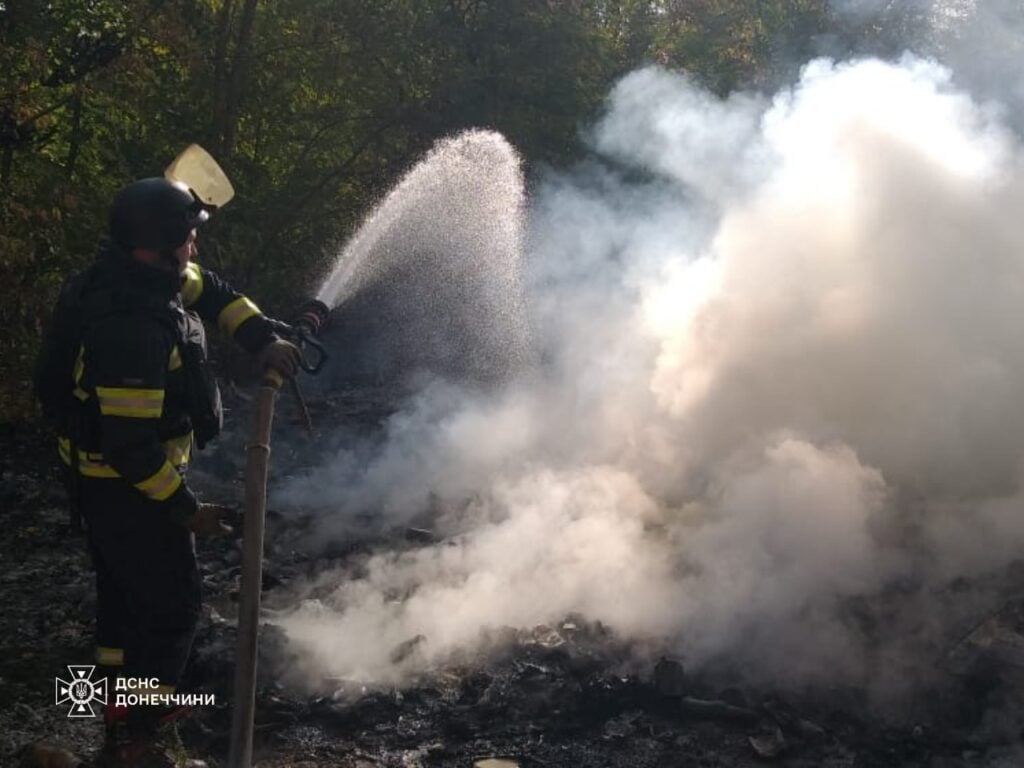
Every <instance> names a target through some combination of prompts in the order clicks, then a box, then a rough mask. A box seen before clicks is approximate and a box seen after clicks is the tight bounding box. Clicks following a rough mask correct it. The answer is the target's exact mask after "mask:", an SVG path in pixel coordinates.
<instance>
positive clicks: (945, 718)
mask: <svg viewBox="0 0 1024 768" xmlns="http://www.w3.org/2000/svg"><path fill="white" fill-rule="evenodd" d="M388 402H389V396H388V394H387V393H384V392H379V391H373V390H358V391H355V390H353V391H349V392H345V393H341V394H338V395H335V396H332V398H331V399H323V400H319V401H316V400H314V401H313V402H311V410H312V412H313V417H314V421H319V422H323V421H324V420H325V419H326V420H330V419H331V418H341V417H344V419H345V420H346V421H347V422H348V423H350V424H355V425H357V426H358V428H361V429H373V428H374V427H375V425H376V424H378V423H379V421H380V419H381V418H383V416H384V415H386V413H387V410H388ZM247 413H248V411H247V404H246V402H245V401H244V399H239V398H236V399H235V401H234V409H233V411H232V412H231V413H229V420H228V429H227V432H226V434H225V436H224V439H223V440H222V441H221V444H220V447H219V448H217V449H216V450H215V451H213V452H207V454H206V455H201V456H200V458H199V462H198V465H197V469H196V471H195V473H194V478H193V481H194V483H195V484H196V485H197V486H198V487H199V488H200V489H201V490H203V491H205V492H206V494H207V496H208V497H210V498H213V497H216V498H218V499H221V500H224V499H233V500H235V501H237V502H240V501H241V498H242V495H241V494H242V491H241V481H242V476H243V471H244V469H243V464H244V435H243V433H244V432H245V430H246V429H247V421H246V417H247ZM279 413H280V416H279V425H278V429H279V431H280V430H281V429H291V428H293V425H291V423H290V422H291V421H292V420H293V416H294V412H293V408H292V406H291V403H289V402H287V401H284V402H283V403H282V405H281V406H280V410H279ZM303 446H304V444H303V442H302V441H301V440H291V441H288V442H287V444H285V443H283V442H282V443H281V444H280V446H279V449H278V451H277V452H276V453H275V455H274V472H275V473H276V474H277V475H278V476H280V475H282V474H286V473H287V472H289V471H293V470H294V469H295V468H298V467H301V466H302V465H303V463H304V462H307V461H309V460H310V458H311V453H310V452H311V451H312V448H311V447H310V446H309V445H307V446H306V447H303ZM52 462H53V457H52V452H51V450H50V446H49V444H48V440H47V439H46V438H45V436H44V435H42V434H41V433H39V432H30V431H27V430H25V429H15V428H11V427H7V428H0V527H2V531H3V535H2V536H0V597H2V605H3V612H2V614H0V622H2V626H3V631H2V632H0V766H14V765H17V764H18V757H17V754H18V751H19V749H21V748H23V747H24V745H26V744H30V743H32V742H38V741H46V742H49V743H56V744H60V745H62V746H64V747H66V748H68V749H69V750H71V751H73V752H75V753H76V754H79V755H81V756H83V757H88V755H89V754H91V753H92V752H94V751H95V750H96V749H97V748H98V746H99V743H100V741H101V731H102V728H101V725H100V723H99V721H98V719H69V718H68V717H67V710H66V708H64V707H58V706H55V704H54V679H55V678H56V677H58V676H66V672H67V669H66V666H67V665H68V664H89V663H91V659H92V653H93V643H92V639H91V632H92V618H93V609H94V604H95V594H94V586H93V582H92V575H91V571H90V568H89V563H88V559H87V556H86V554H85V552H84V546H83V542H82V539H81V538H80V536H78V535H76V534H74V533H73V532H72V530H71V528H70V526H69V521H68V515H67V512H66V510H65V501H64V493H63V490H62V488H61V486H60V483H59V482H58V478H57V475H56V474H55V472H54V469H53V466H52ZM299 525H301V520H295V519H291V520H287V521H285V520H282V519H281V516H280V515H277V514H276V513H274V512H273V510H271V513H270V515H269V517H268V559H267V564H266V574H267V575H266V576H265V588H266V590H267V591H266V596H267V600H268V602H273V600H274V596H275V592H280V593H281V594H286V592H287V589H288V585H289V583H291V582H292V581H293V580H295V579H300V578H303V577H305V576H309V575H311V574H312V573H314V572H315V571H316V570H317V568H318V567H319V566H318V563H320V562H321V560H320V559H318V558H320V557H321V556H322V553H313V552H304V551H299V550H295V549H290V548H289V547H288V546H285V545H283V544H282V542H285V543H287V537H286V536H284V535H283V533H282V532H283V531H285V530H286V529H288V528H292V529H293V528H295V527H296V526H299ZM403 535H404V533H403V532H402V531H395V532H394V533H393V536H394V538H395V541H393V542H380V541H378V542H376V543H374V542H359V543H356V544H354V545H353V547H352V549H351V554H353V555H354V554H356V553H357V552H358V551H359V550H360V548H363V549H365V548H368V547H372V546H375V545H380V544H381V543H384V544H387V545H389V546H392V545H394V546H397V545H398V544H397V543H396V542H398V541H399V540H400V539H401V538H402V537H403ZM199 556H200V561H201V567H202V572H203V579H204V588H205V592H206V595H205V597H206V605H205V608H204V613H203V619H202V624H201V627H200V630H199V635H198V638H197V641H196V645H195V649H194V653H193V656H194V660H193V663H192V664H191V667H190V671H189V674H188V681H187V685H186V687H187V688H188V689H189V690H192V691H197V692H204V693H213V694H214V695H215V697H216V700H217V704H216V705H215V706H211V707H203V708H200V709H199V710H197V712H196V714H195V716H194V717H193V718H191V719H190V720H189V721H188V722H187V723H186V724H185V725H184V727H183V737H184V739H185V741H186V743H187V744H188V745H189V746H190V748H191V749H192V750H193V752H194V753H195V754H196V756H197V757H202V758H203V759H206V760H207V761H208V762H209V763H210V765H212V766H218V765H223V764H224V762H225V757H226V753H227V744H228V730H229V726H230V708H229V705H230V698H231V684H232V674H233V648H234V642H235V638H234V631H235V630H234V624H233V618H232V606H233V605H234V601H235V598H236V595H237V589H238V574H239V565H238V563H239V559H240V558H239V552H238V542H237V541H235V540H230V539H225V540H214V541H206V542H201V543H200V544H199ZM334 556H335V558H336V559H337V558H341V559H343V558H344V557H346V553H344V552H341V553H335V554H334ZM1008 611H1009V613H1008V617H1007V618H1006V622H1008V623H1009V624H1014V623H1015V622H1016V623H1017V624H1018V625H1024V618H1021V616H1020V615H1019V614H1022V613H1024V611H1019V610H1018V609H1016V608H1014V607H1013V606H1011V609H1008ZM1015 611H1016V613H1015ZM1014 631H1015V630H1006V632H1009V633H1010V634H1011V635H1012V634H1014ZM1006 632H1004V635H1005V634H1006ZM1018 637H1020V636H1018ZM1011 639H1012V638H1011ZM1004 640H1005V637H1004ZM980 645H984V643H983V642H982V643H980ZM1006 645H1007V643H1006V642H1003V644H1002V646H1000V647H1004V648H1005V646H1006ZM1010 645H1012V642H1011V643H1010ZM1021 647H1022V648H1024V638H1022V639H1021ZM635 651H636V649H635V648H630V647H628V646H627V645H625V644H623V643H622V642H620V641H619V640H618V639H617V638H615V637H614V636H612V635H611V634H610V633H609V632H608V631H607V630H606V629H605V628H603V627H601V626H600V625H597V624H592V623H589V622H588V621H587V620H586V618H585V617H566V619H565V620H564V621H563V622H561V623H559V624H557V625H554V626H546V627H533V628H528V629H511V628H508V629H506V630H503V631H501V632H496V633H495V636H494V642H493V643H492V644H491V647H490V648H489V649H488V650H487V651H486V652H482V653H481V654H479V655H476V656H474V657H472V658H465V659H461V660H459V661H458V663H453V664H451V665H450V666H448V667H446V668H444V669H438V670H434V671H432V672H431V674H430V675H428V676H426V677H424V678H422V679H420V680H418V681H417V682H416V683H415V684H414V685H413V686H412V687H410V688H407V689H403V690H384V691H368V692H365V693H364V692H362V691H358V692H356V693H355V694H353V693H352V692H350V691H349V692H346V691H339V690H334V691H332V690H330V688H329V687H325V688H324V690H321V691H315V692H309V691H297V690H293V689H291V688H289V687H288V686H287V684H286V682H285V681H286V680H287V674H286V672H287V665H288V657H289V654H290V653H294V652H295V651H294V649H290V648H289V647H288V643H287V640H286V639H285V638H284V637H283V636H282V634H281V633H280V631H278V630H276V628H274V627H273V626H268V627H266V628H265V629H264V632H263V635H262V642H261V662H260V663H261V666H260V670H261V676H260V688H259V693H258V714H257V722H256V760H255V764H256V765H258V766H262V767H264V768H284V767H285V766H293V767H295V768H297V767H298V766H303V767H304V768H312V767H313V766H352V767H355V766H359V767H360V768H368V767H369V766H402V767H403V768H409V767H413V766H437V767H438V768H440V767H441V766H453V767H454V766H472V765H474V764H475V763H476V762H477V761H484V760H486V759H488V758H490V759H505V760H508V761H511V762H512V763H514V764H516V765H519V766H523V767H524V768H529V767H531V766H543V767H546V766H566V767H567V768H568V767H569V766H616V767H618V766H621V767H623V768H625V767H627V766H630V767H632V766H636V767H638V768H639V767H642V766H695V767H699V768H717V767H719V766H721V767H722V768H725V767H728V768H744V767H745V766H760V765H765V764H773V763H774V764H777V765H785V766H793V767H794V768H795V767H801V768H803V767H806V768H811V767H812V766H813V767H815V768H868V767H878V768H910V767H911V766H915V767H916V766H920V767H921V768H955V767H960V766H963V767H964V768H981V767H982V766H985V767H987V768H996V767H997V766H998V767H1005V768H1009V767H1011V766H1024V750H1021V748H1020V743H1021V725H1022V721H1021V720H1020V719H1019V718H1017V714H1016V713H1017V711H1018V709H1017V708H1018V702H1017V698H1016V697H1017V694H1016V691H1019V690H1020V686H1019V682H1020V681H1021V678H1020V673H1019V671H1017V669H1016V668H1015V667H1014V665H1013V664H1012V663H1011V662H1013V661H1014V659H1010V660H1009V661H1008V660H1007V658H1005V653H1004V654H1003V656H998V655H997V654H994V653H993V654H990V655H989V656H987V657H986V656H984V654H982V656H980V657H977V658H974V659H972V661H971V665H970V669H969V670H968V671H967V672H966V673H964V672H963V671H961V674H958V675H955V676H954V675H951V676H950V677H949V679H948V680H947V681H945V683H944V684H943V685H942V686H940V687H939V689H937V690H935V691H932V692H929V695H928V696H927V697H926V700H925V701H924V702H923V703H919V705H918V706H915V707H913V708H911V709H908V710H906V711H904V712H897V713H892V712H886V713H885V714H884V715H883V714H881V713H877V712H874V711H872V708H871V706H870V704H869V703H868V702H867V700H866V699H865V697H864V696H863V695H861V694H862V693H863V692H858V691H848V690H844V691H824V692H818V693H817V694H814V695H811V694H807V695H802V696H799V697H794V696H793V695H792V694H789V695H782V694H780V693H779V692H777V691H767V690H757V689H752V688H749V687H744V686H742V685H737V684H729V685H725V684H724V683H723V682H722V678H721V677H720V676H719V677H713V676H711V675H708V674H704V673H702V674H699V675H693V674H691V672H690V671H689V670H684V669H683V667H682V665H680V664H679V663H677V662H676V661H674V660H672V659H661V660H660V661H654V660H653V658H652V662H651V663H650V664H642V663H637V662H636V658H637V654H636V653H635ZM1020 658H1022V659H1024V651H1022V653H1021V656H1020ZM481 764H482V765H484V766H493V768H498V766H499V765H501V764H500V763H490V764H487V763H481Z"/></svg>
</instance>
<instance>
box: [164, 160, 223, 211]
mask: <svg viewBox="0 0 1024 768" xmlns="http://www.w3.org/2000/svg"><path fill="white" fill-rule="evenodd" d="M164 177H165V178H166V179H168V180H169V181H177V182H180V183H182V184H184V185H185V186H186V187H188V188H189V189H190V190H191V191H192V194H193V195H195V197H196V199H197V200H199V202H201V203H202V204H203V205H204V206H207V207H210V208H220V207H221V206H222V205H225V204H226V203H227V202H228V201H229V200H231V198H232V197H234V196H235V190H234V188H233V187H232V186H231V182H230V181H228V177H227V176H226V175H225V174H224V171H223V170H221V167H220V166H219V165H217V161H216V160H214V159H213V158H212V157H210V153H209V152H207V151H206V150H205V149H203V148H202V147H200V146H199V145H198V144H190V145H189V146H188V147H187V148H186V149H185V151H184V152H182V153H181V154H180V155H178V156H177V157H176V158H175V159H174V162H172V163H171V164H170V165H169V166H167V170H165V171H164Z"/></svg>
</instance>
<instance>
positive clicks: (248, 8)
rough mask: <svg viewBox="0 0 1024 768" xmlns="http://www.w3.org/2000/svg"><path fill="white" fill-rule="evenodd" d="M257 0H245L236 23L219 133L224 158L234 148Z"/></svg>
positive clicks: (247, 70)
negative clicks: (223, 114)
mask: <svg viewBox="0 0 1024 768" xmlns="http://www.w3.org/2000/svg"><path fill="white" fill-rule="evenodd" d="M256 5H257V0H245V5H243V6H242V17H241V20H240V21H239V24H238V39H237V40H236V41H235V55H234V57H233V60H232V62H231V79H230V82H229V83H228V90H227V98H226V99H225V118H224V132H223V134H222V135H221V140H222V146H221V153H222V154H223V155H224V156H225V158H226V157H227V156H228V155H230V154H231V152H232V151H233V150H234V148H235V138H236V130H237V128H238V113H239V111H240V109H241V106H242V92H243V90H244V88H245V78H246V75H247V74H248V72H249V45H250V43H251V42H252V28H253V22H254V21H255V20H256Z"/></svg>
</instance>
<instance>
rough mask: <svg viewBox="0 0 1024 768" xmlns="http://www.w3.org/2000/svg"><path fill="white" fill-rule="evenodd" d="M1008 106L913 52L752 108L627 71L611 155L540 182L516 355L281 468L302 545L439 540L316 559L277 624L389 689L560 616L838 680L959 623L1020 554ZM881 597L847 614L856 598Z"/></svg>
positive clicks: (746, 664) (655, 75)
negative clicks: (357, 559) (478, 381)
mask: <svg viewBox="0 0 1024 768" xmlns="http://www.w3.org/2000/svg"><path fill="white" fill-rule="evenodd" d="M1001 115H1002V113H1001V112H1000V110H998V109H994V108H992V107H991V106H990V105H988V104H983V103H978V102H976V101H974V100H972V98H970V96H968V95H967V94H965V93H963V92H961V91H959V90H958V89H957V87H956V86H955V85H954V83H953V79H952V75H951V72H950V71H949V70H947V69H945V68H944V67H942V66H940V65H938V64H936V63H934V62H931V61H927V60H922V59H917V58H913V57H910V56H908V57H905V58H904V59H903V60H901V61H900V62H897V63H884V62H881V61H877V60H860V61H853V62H848V63H834V62H832V61H828V60H819V61H815V62H812V63H811V64H809V65H808V66H807V67H806V68H805V69H804V71H803V73H802V76H801V78H800V80H799V82H798V83H797V84H795V85H794V86H793V87H791V88H788V89H785V90H783V91H781V92H779V93H778V94H776V95H775V96H774V98H762V97H754V96H734V97H732V98H730V99H728V100H725V101H721V100H717V99H716V98H714V97H712V96H711V95H709V94H707V93H704V92H702V91H701V90H700V89H699V88H698V87H697V86H695V85H694V84H693V83H692V82H690V81H689V80H688V79H686V78H685V77H682V76H679V75H676V74H671V73H668V72H665V71H661V70H658V69H653V68H652V69H645V70H642V71H639V72H636V73H633V74H631V75H629V76H628V77H626V78H625V79H623V80H622V81H621V82H620V83H619V84H618V85H617V87H616V88H615V90H614V91H613V92H612V94H611V96H610V98H609V101H608V109H607V114H606V116H605V117H604V119H603V120H602V121H601V122H600V124H599V125H597V126H596V128H595V130H594V133H593V143H594V148H595V150H596V151H597V152H598V153H600V154H602V155H604V156H605V157H607V158H612V159H614V163H615V165H614V167H615V168H618V169H620V170H621V169H623V168H624V169H626V170H627V171H628V173H620V172H619V171H615V170H610V169H609V166H608V165H602V164H599V163H592V164H590V165H589V166H587V167H584V168H581V169H578V171H576V172H574V173H570V174H564V175H558V176H553V177H551V178H549V179H548V180H547V181H546V182H545V183H544V184H542V185H541V186H540V188H539V189H538V190H537V192H536V193H535V195H534V197H533V201H532V207H531V210H530V232H529V237H528V238H527V243H528V244H527V253H526V254H525V259H526V263H525V266H524V269H525V271H526V273H527V275H528V279H527V285H526V294H527V297H528V302H529V307H530V312H531V313H532V318H533V323H534V336H535V338H536V340H537V342H538V344H540V345H541V347H542V349H541V350H540V352H541V354H540V359H542V360H543V361H544V363H543V364H542V365H541V366H540V367H539V369H538V370H536V371H535V372H534V373H533V374H532V375H531V376H528V377H525V378H521V379H519V380H517V381H516V382H514V383H511V384H510V385H509V386H508V387H507V388H506V389H505V390H504V391H502V392H500V393H498V394H493V393H490V394H474V393H473V392H469V391H464V390H463V389H462V388H460V387H459V385H458V384H457V383H452V382H448V383H435V384H433V385H431V386H429V387H426V388H424V389H423V390H422V391H421V392H420V393H419V394H418V395H417V396H416V397H414V398H412V399H411V400H410V401H409V402H408V403H407V405H406V407H405V408H403V409H402V411H401V412H400V413H398V414H397V415H396V416H395V417H393V418H392V419H391V421H390V422H389V424H388V425H387V428H386V434H385V436H384V439H383V440H382V441H381V442H380V443H379V444H377V445H375V446H371V447H366V446H362V447H360V446H353V447H352V448H351V449H349V450H346V451H344V452H342V453H341V454H339V455H338V456H335V457H332V458H331V459H330V460H329V461H328V462H327V463H326V464H325V465H324V466H323V467H321V468H319V469H317V470H316V471H314V472H312V473H311V474H310V475H309V476H308V477H305V478H302V479H300V480H297V481H294V482H293V483H291V484H290V485H289V486H288V487H285V488H283V489H280V490H279V491H278V504H279V505H288V504H291V505H294V506H298V507H303V508H308V507H310V506H316V507H319V508H321V509H323V510H324V511H325V514H324V515H323V516H322V520H321V522H322V530H321V531H320V534H321V535H323V536H325V537H327V536H331V535H343V533H344V531H345V530H346V528H347V527H348V526H349V525H350V523H351V521H352V519H353V517H354V516H355V515H359V514H364V513H367V512H369V513H373V514H377V515H380V516H381V519H382V520H384V521H386V522H388V523H392V522H394V521H402V520H409V519H412V518H413V517H415V516H418V515H422V514H424V513H425V512H427V511H433V513H434V514H435V516H436V521H435V527H436V529H437V530H438V531H439V532H440V533H441V534H442V535H443V536H445V540H444V542H443V543H441V544H438V545H434V546H424V547H422V548H419V549H415V550H412V551H404V552H400V553H390V552H379V553H377V554H375V555H373V556H371V557H369V558H368V559H367V560H366V561H365V562H361V563H359V565H358V567H353V568H352V569H351V570H344V571H336V572H329V573H325V574H322V575H321V577H320V580H319V582H318V583H317V584H316V585H312V587H311V592H310V594H316V595H318V596H319V597H318V598H317V599H315V600H314V599H312V598H310V599H309V600H307V601H305V602H304V603H303V604H302V605H300V606H299V607H298V608H297V609H296V610H295V611H294V612H292V613H291V614H290V615H289V616H287V617H286V618H284V619H283V620H282V624H283V626H284V628H285V629H286V631H287V632H288V633H289V635H290V636H291V637H292V639H293V640H295V641H296V642H297V643H299V645H300V647H302V648H303V649H305V650H306V651H307V652H308V654H307V657H306V658H307V659H308V664H309V670H310V672H311V674H313V675H314V676H319V677H325V676H338V677H344V678H355V679H360V680H364V681H370V682H380V683H396V682H400V681H401V680H402V679H403V678H404V677H405V676H406V675H407V674H409V673H410V672H415V671H418V670H420V669H422V668H424V666H429V665H430V664H431V663H435V662H438V661H441V660H443V659H445V658H446V657H447V656H448V655H450V654H451V653H453V652H454V651H456V650H459V649H464V648H471V647H472V646H473V645H474V644H475V643H476V642H477V641H478V640H479V638H480V635H481V632H482V631H483V630H485V629H487V628H494V627H500V626H502V625H511V626H520V627H530V626H532V625H535V624H541V623H551V622H557V621H559V620H561V619H562V618H564V617H565V616H566V615H568V614H571V613H579V614H582V615H584V616H586V617H587V618H589V619H592V620H599V621H601V622H603V623H605V624H606V625H608V626H609V627H610V628H611V629H613V630H614V631H615V632H616V633H618V634H619V635H620V636H623V637H626V638H635V639H651V638H660V639H662V640H664V641H665V642H666V643H670V644H672V645H673V646H674V647H675V648H677V649H678V650H679V652H681V653H682V654H684V655H685V656H686V658H687V660H688V662H689V663H691V664H695V665H697V666H700V665H701V664H704V663H710V662H715V661H722V660H728V661H729V662H730V663H732V664H734V665H736V666H737V667H739V668H744V669H747V670H749V671H750V673H751V674H754V675H758V676H760V677H762V678H765V679H769V680H773V681H788V682H790V683H808V682H809V683H814V682H863V680H865V679H866V678H867V676H869V675H873V676H874V677H876V678H878V677H880V669H882V668H881V667H880V665H882V664H885V663H889V664H891V665H897V666H898V665H899V664H900V663H902V662H901V661H892V659H893V658H894V657H898V656H899V654H900V653H901V652H902V651H905V650H906V649H908V648H912V647H913V648H919V647H922V646H928V647H932V646H934V647H939V646H941V643H942V642H944V641H945V640H947V639H948V637H947V636H948V635H949V634H950V633H951V632H952V631H953V628H954V625H955V624H956V622H957V621H959V620H960V619H961V618H962V617H963V616H971V615H974V616H975V618H977V615H976V613H972V612H977V611H979V610H982V611H983V610H984V608H983V607H982V606H979V605H978V604H972V605H966V604H964V605H957V604H956V603H955V600H949V599H947V596H945V592H944V590H945V588H946V586H947V585H948V584H949V583H950V582H951V581H953V580H955V579H965V578H966V579H982V578H983V577H985V576H988V575H991V574H995V573H998V572H999V571H1000V570H1001V569H1003V568H1005V567H1006V566H1007V564H1009V563H1010V562H1011V561H1013V560H1014V559H1015V558H1017V557H1018V554H1019V552H1021V548H1022V547H1024V515H1022V514H1021V513H1020V510H1021V508H1022V503H1024V498H1022V493H1021V479H1022V474H1021V469H1022V467H1024V408H1021V402H1022V398H1024V344H1022V343H1021V340H1020V329H1021V328H1022V327H1024V223H1022V222H1024V219H1022V218H1021V216H1020V212H1021V211H1022V210H1024V207H1022V206H1024V173H1022V161H1024V148H1022V145H1021V143H1020V141H1019V139H1018V138H1017V137H1016V136H1015V135H1014V134H1013V133H1012V132H1011V131H1010V130H1009V129H1008V128H1007V127H1006V126H1005V124H1004V123H1003V122H1002V118H1001ZM627 178H628V179H629V180H627ZM637 178H640V179H642V180H640V181H637ZM894 589H895V591H896V592H897V593H898V595H897V597H898V601H897V603H896V604H895V605H896V607H895V608H894V610H892V611H891V612H890V614H888V617H889V618H890V619H891V621H890V622H889V623H888V624H885V623H884V622H883V625H882V626H881V628H878V627H876V628H875V631H874V635H873V636H872V637H871V638H867V637H866V636H865V632H864V630H863V628H862V627H860V626H859V625H858V624H857V621H856V620H855V618H852V616H853V613H855V612H853V611H852V610H851V606H852V605H855V604H862V603H863V601H867V602H868V603H869V604H872V605H885V604H887V603H886V602H885V601H886V600H890V599H893V598H892V594H893V590H894ZM965 599H966V598H965ZM858 601H859V602H858ZM416 635H423V636H424V638H425V639H424V641H423V642H422V643H421V644H420V647H419V651H420V652H419V653H418V654H413V655H410V656H409V657H407V658H405V659H403V660H393V657H391V655H390V651H391V650H392V648H394V646H395V645H396V644H398V643H401V642H403V641H405V640H408V639H409V638H411V637H414V636H416ZM883 657H884V658H885V659H890V661H889V662H885V661H884V660H883ZM888 671H889V672H892V669H891V668H890V669H889V670H888ZM884 675H885V670H884V669H883V670H882V674H881V676H884Z"/></svg>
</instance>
